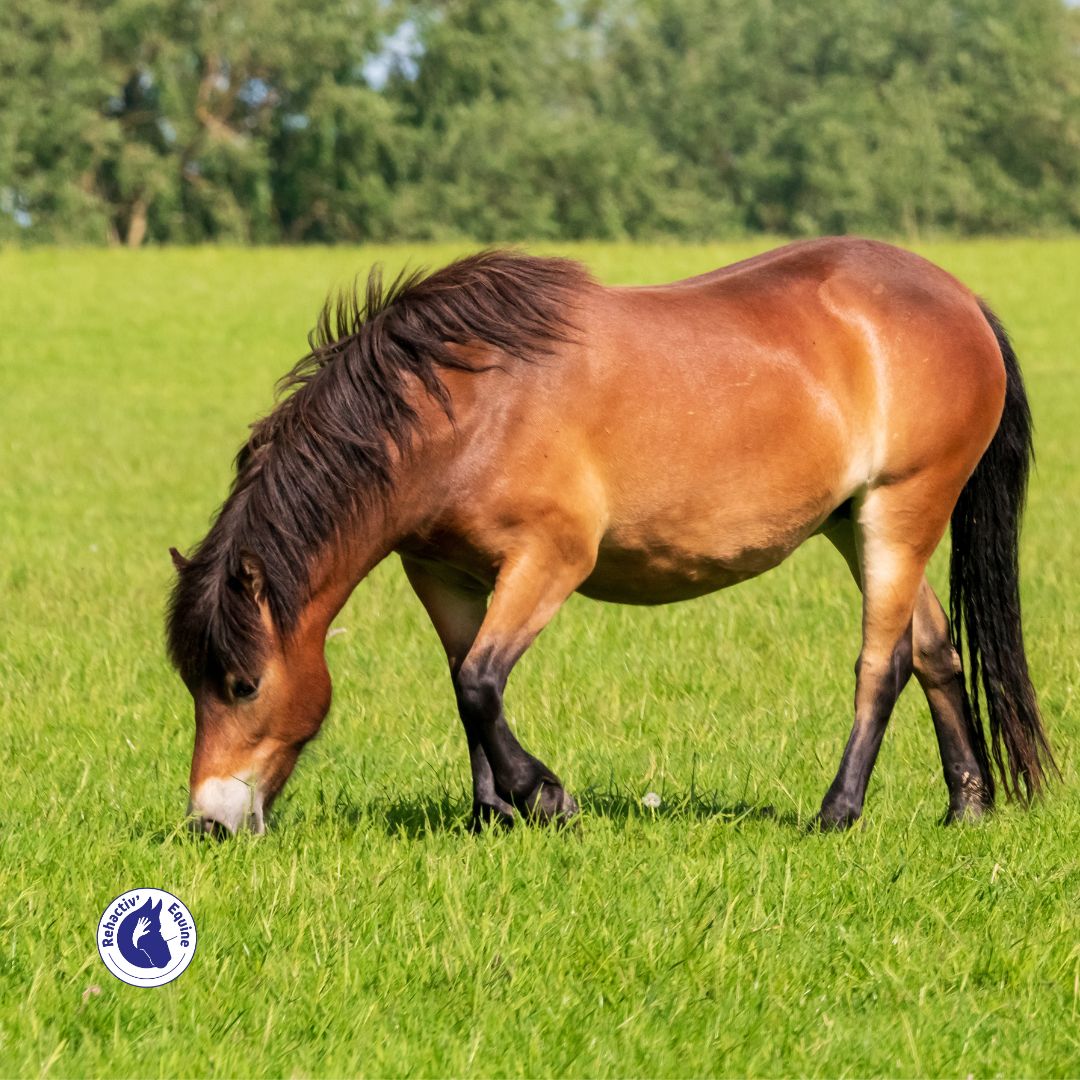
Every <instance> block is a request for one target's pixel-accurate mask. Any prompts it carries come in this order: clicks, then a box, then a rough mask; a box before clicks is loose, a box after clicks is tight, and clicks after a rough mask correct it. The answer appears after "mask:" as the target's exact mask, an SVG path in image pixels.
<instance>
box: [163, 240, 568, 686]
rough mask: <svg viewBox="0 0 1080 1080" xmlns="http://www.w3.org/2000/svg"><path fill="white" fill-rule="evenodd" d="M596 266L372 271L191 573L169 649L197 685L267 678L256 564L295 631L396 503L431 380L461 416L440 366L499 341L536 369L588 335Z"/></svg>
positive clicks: (286, 384) (323, 319)
mask: <svg viewBox="0 0 1080 1080" xmlns="http://www.w3.org/2000/svg"><path fill="white" fill-rule="evenodd" d="M586 280H587V275H586V272H585V270H584V269H583V268H582V267H581V266H580V265H579V264H577V263H574V262H570V261H567V260H564V259H551V258H537V257H533V256H528V255H523V254H519V253H515V252H509V251H486V252H481V253H479V254H476V255H471V256H469V257H467V258H464V259H461V260H459V261H457V262H454V263H451V264H450V265H449V266H447V267H445V268H444V269H442V270H439V271H437V272H436V273H433V274H430V275H426V274H425V272H424V271H422V270H418V271H414V272H411V273H405V272H402V273H401V274H399V275H398V276H397V277H396V278H395V279H394V280H393V281H392V282H391V283H389V284H386V283H385V282H384V279H383V276H382V273H381V270H380V268H378V267H376V268H375V269H373V270H372V272H371V274H370V275H369V277H368V279H367V284H366V287H365V288H364V290H363V294H362V295H361V294H360V290H359V288H354V289H353V290H352V291H351V292H349V293H347V294H341V295H339V296H338V297H337V301H336V303H335V302H334V300H333V298H332V297H331V298H330V299H328V300H327V302H326V304H325V305H324V307H323V309H322V313H321V315H320V317H319V320H318V324H317V325H316V328H315V330H314V331H312V333H311V334H310V335H309V338H308V342H309V345H310V352H309V353H308V354H307V355H306V356H305V357H303V359H301V360H300V361H299V362H298V363H297V364H296V366H295V367H294V368H293V369H292V371H290V372H289V373H288V374H287V375H286V376H285V377H284V378H283V379H282V380H281V382H280V383H279V384H278V387H279V394H283V395H285V396H283V397H282V398H281V400H280V401H279V403H278V404H277V406H276V407H275V408H274V410H273V411H272V412H271V413H270V414H269V415H268V416H266V417H264V418H263V419H261V420H259V421H258V422H257V423H255V424H254V425H253V426H252V429H251V435H250V437H249V439H248V441H247V442H246V443H245V445H244V446H243V447H242V448H241V449H240V452H239V453H238V454H237V456H236V462H235V467H236V476H235V479H234V480H233V483H232V487H231V489H230V492H229V496H228V498H227V499H226V501H225V503H224V504H223V506H222V507H221V509H220V511H219V513H218V515H217V517H216V520H215V521H214V524H213V526H212V527H211V529H210V531H209V533H208V534H207V535H206V537H205V539H204V540H203V541H202V543H201V544H200V545H199V546H198V548H197V549H196V551H195V553H194V554H193V556H192V557H191V560H190V562H188V563H187V565H185V566H183V567H182V568H181V569H180V571H179V574H178V578H177V582H176V585H175V588H174V589H173V593H172V597H171V600H170V603H169V610H168V617H167V637H168V644H169V653H170V656H171V658H172V660H173V663H174V664H175V665H176V666H177V668H178V669H179V670H180V672H181V674H182V675H184V676H185V678H188V679H189V681H190V680H191V679H196V678H198V677H199V676H200V675H207V676H209V677H211V678H217V679H220V678H221V677H222V676H223V675H224V674H225V672H227V671H231V672H235V673H237V674H239V675H243V676H247V677H253V676H254V675H256V674H257V672H258V667H259V663H260V660H261V652H262V647H263V644H264V642H263V637H264V635H263V631H262V625H261V622H260V619H259V614H258V609H257V608H256V605H255V604H253V603H252V602H251V599H250V597H249V595H248V593H247V592H246V591H245V589H244V587H243V584H242V582H243V565H242V564H243V560H244V558H245V557H246V556H247V555H248V554H249V553H250V554H253V555H255V556H256V557H257V558H258V560H259V561H260V562H261V563H262V566H263V568H264V572H265V589H264V593H263V598H264V599H265V601H266V602H267V604H268V606H269V611H270V614H271V617H272V618H273V620H274V624H275V626H276V627H277V628H278V630H279V631H280V632H282V633H287V632H289V631H290V630H291V629H292V628H293V627H294V626H295V625H296V620H297V618H298V617H299V614H300V611H301V610H302V608H303V605H304V603H305V602H306V600H307V599H308V588H309V570H310V566H311V563H312V560H313V559H314V557H315V556H316V555H318V554H319V552H321V551H322V550H324V549H325V547H326V545H327V544H329V543H331V542H333V541H334V540H335V539H336V538H337V537H338V535H339V533H340V530H341V529H342V528H343V527H344V526H345V525H346V524H347V523H348V522H349V521H350V520H352V519H353V518H354V517H355V515H356V514H358V513H362V512H364V511H365V510H366V509H373V508H377V507H378V505H379V504H380V503H385V500H387V499H388V498H389V497H390V495H391V493H392V490H393V480H394V462H395V460H396V458H397V456H398V455H402V454H407V453H408V452H409V450H410V447H411V445H412V442H413V435H414V433H415V431H416V427H417V423H418V419H419V418H418V415H417V413H416V411H415V409H414V408H413V407H412V406H411V405H410V396H411V394H414V393H415V388H416V385H417V384H419V385H420V386H422V387H423V388H424V390H425V391H426V392H427V393H428V394H430V395H431V397H432V398H434V399H435V400H436V401H437V402H438V403H439V404H440V405H441V406H442V407H443V408H444V409H445V410H446V412H447V414H448V415H452V414H451V408H450V399H449V395H448V393H447V391H446V387H445V386H444V385H443V382H442V379H441V378H440V374H439V373H440V370H441V369H444V368H453V369H457V370H464V371H473V370H476V368H475V367H473V366H472V365H471V364H470V362H469V361H468V360H467V359H465V358H464V355H463V354H462V353H461V352H459V351H458V350H455V349H454V348H452V346H454V345H465V344H470V343H484V344H486V345H489V346H491V347H492V348H493V349H494V350H496V351H497V352H498V353H499V354H501V355H502V357H507V358H511V359H515V360H520V361H526V362H527V361H530V360H535V359H537V358H538V357H540V356H543V355H545V354H547V353H550V352H551V351H552V350H553V349H554V347H555V346H556V344H557V343H558V342H560V341H564V340H566V339H567V338H568V337H569V336H570V334H571V333H572V325H571V322H570V318H571V316H570V312H569V305H570V304H571V302H572V298H573V293H574V292H575V290H576V288H578V287H579V286H581V285H582V284H583V283H584V282H585V281H586Z"/></svg>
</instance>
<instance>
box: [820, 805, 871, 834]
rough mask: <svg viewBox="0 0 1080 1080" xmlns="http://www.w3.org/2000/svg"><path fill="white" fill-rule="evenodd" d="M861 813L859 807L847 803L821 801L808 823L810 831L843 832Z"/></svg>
mask: <svg viewBox="0 0 1080 1080" xmlns="http://www.w3.org/2000/svg"><path fill="white" fill-rule="evenodd" d="M861 814H862V809H861V807H856V806H852V805H851V804H849V803H843V802H835V803H823V804H822V806H821V809H820V810H819V811H818V814H817V816H816V817H815V818H814V820H813V821H812V822H811V823H810V831H811V832H844V831H845V830H846V829H850V828H851V826H852V825H854V824H855V822H856V821H858V820H859V817H860V815H861Z"/></svg>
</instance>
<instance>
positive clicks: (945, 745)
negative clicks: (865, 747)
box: [823, 519, 994, 821]
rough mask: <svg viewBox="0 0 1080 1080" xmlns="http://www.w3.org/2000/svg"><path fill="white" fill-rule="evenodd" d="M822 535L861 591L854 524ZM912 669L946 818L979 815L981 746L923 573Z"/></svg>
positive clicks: (984, 765) (984, 776)
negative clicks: (933, 741) (932, 739)
mask: <svg viewBox="0 0 1080 1080" xmlns="http://www.w3.org/2000/svg"><path fill="white" fill-rule="evenodd" d="M823 533H824V535H825V536H827V537H828V539H829V540H830V541H831V542H832V543H833V544H834V545H835V547H836V548H837V550H838V551H839V552H840V553H841V555H843V556H844V559H845V561H846V562H847V564H848V568H849V569H850V570H851V574H852V577H854V579H855V583H856V584H857V585H858V586H859V588H860V589H862V572H861V570H860V567H859V554H858V550H857V545H856V542H855V525H854V523H853V522H852V521H851V520H850V519H845V520H841V521H838V522H836V523H834V524H833V525H832V526H831V527H830V528H827V529H824V530H823ZM912 667H913V669H914V672H915V677H916V679H918V681H919V685H920V686H921V687H922V689H923V692H924V693H925V695H926V701H927V704H928V705H929V706H930V715H931V717H932V719H933V721H934V732H935V734H936V735H937V742H938V749H939V750H940V752H941V767H942V770H943V772H944V774H945V783H946V785H947V786H948V789H949V810H948V813H947V815H946V820H947V821H957V820H959V819H961V818H965V817H967V818H971V817H978V816H979V815H980V814H982V813H983V812H984V811H985V810H987V809H989V808H990V807H991V806H992V805H993V802H994V787H993V778H992V775H991V773H990V768H989V764H988V761H987V756H986V746H985V743H984V741H983V737H982V733H981V732H980V731H979V730H978V729H977V728H976V727H975V725H974V722H973V721H972V717H971V706H970V703H969V701H968V696H967V690H966V689H965V687H964V675H963V671H962V669H961V666H960V656H959V654H958V653H957V651H956V648H955V647H954V645H953V643H952V639H951V638H950V636H949V621H948V619H947V618H946V616H945V612H944V610H943V608H942V606H941V602H940V601H939V600H938V598H937V596H936V594H935V593H934V590H933V589H932V588H931V586H930V583H929V582H928V581H927V580H926V577H925V575H924V576H923V578H922V580H921V581H920V583H919V591H918V595H917V597H916V600H915V609H914V612H913V616H912ZM882 727H884V726H882Z"/></svg>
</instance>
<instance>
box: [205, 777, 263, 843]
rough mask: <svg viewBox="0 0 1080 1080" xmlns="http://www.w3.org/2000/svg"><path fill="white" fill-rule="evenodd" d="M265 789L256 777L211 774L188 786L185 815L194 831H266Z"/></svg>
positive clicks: (230, 833) (220, 832)
mask: <svg viewBox="0 0 1080 1080" xmlns="http://www.w3.org/2000/svg"><path fill="white" fill-rule="evenodd" d="M265 795H266V793H265V792H264V791H263V789H262V786H261V785H260V784H259V781H258V778H257V777H254V776H252V777H250V778H245V777H242V776H224V777H222V776H212V777H209V778H208V779H206V780H203V781H201V782H200V783H199V784H197V785H196V786H195V787H193V788H192V790H191V799H190V801H189V803H188V816H189V818H190V819H191V827H192V829H194V831H195V832H200V833H210V834H212V835H221V834H222V833H223V832H224V833H227V834H229V835H231V836H235V835H236V833H238V832H240V831H241V830H245V829H249V830H250V831H251V832H253V833H256V834H261V833H263V832H265V831H266V822H265V819H264V810H263V807H264V802H265Z"/></svg>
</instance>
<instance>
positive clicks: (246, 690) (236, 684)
mask: <svg viewBox="0 0 1080 1080" xmlns="http://www.w3.org/2000/svg"><path fill="white" fill-rule="evenodd" d="M230 689H231V690H232V696H233V697H234V698H238V699H240V700H243V699H244V698H251V697H254V696H255V691H256V690H258V689H259V684H258V683H257V682H255V683H249V682H245V681H244V680H243V679H233V680H232V685H231V687H230Z"/></svg>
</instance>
